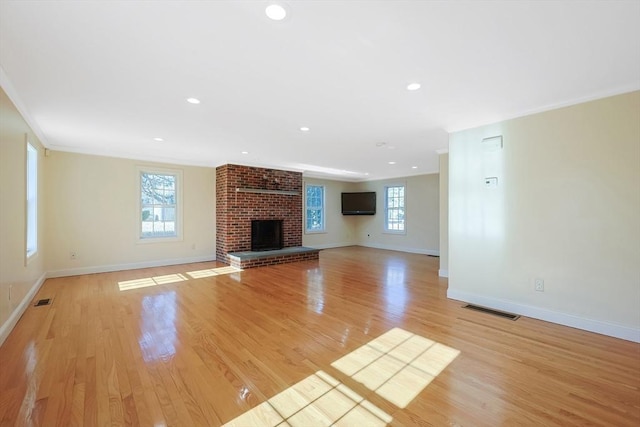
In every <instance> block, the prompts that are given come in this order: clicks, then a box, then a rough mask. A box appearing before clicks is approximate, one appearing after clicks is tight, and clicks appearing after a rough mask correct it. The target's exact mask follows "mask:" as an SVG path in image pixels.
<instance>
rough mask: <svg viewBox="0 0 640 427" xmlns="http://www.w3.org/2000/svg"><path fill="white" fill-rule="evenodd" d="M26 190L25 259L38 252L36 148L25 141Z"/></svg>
mask: <svg viewBox="0 0 640 427" xmlns="http://www.w3.org/2000/svg"><path fill="white" fill-rule="evenodd" d="M26 172H27V174H26V175H27V191H26V202H27V209H26V217H27V218H26V219H27V221H26V223H27V235H26V254H27V259H29V258H31V257H32V256H34V255H35V254H36V252H38V150H37V149H36V148H35V147H34V146H33V145H31V144H30V143H29V142H27V167H26Z"/></svg>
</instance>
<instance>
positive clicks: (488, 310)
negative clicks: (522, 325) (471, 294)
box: [462, 304, 520, 320]
mask: <svg viewBox="0 0 640 427" xmlns="http://www.w3.org/2000/svg"><path fill="white" fill-rule="evenodd" d="M462 308H468V309H470V310H475V311H481V312H483V313H488V314H493V315H494V316H500V317H504V318H505V319H509V320H518V319H519V318H520V316H519V315H517V314H513V313H507V312H504V311H498V310H494V309H492V308H487V307H480V306H479V305H473V304H467V305H463V306H462Z"/></svg>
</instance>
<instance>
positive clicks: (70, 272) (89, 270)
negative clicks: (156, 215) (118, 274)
mask: <svg viewBox="0 0 640 427" xmlns="http://www.w3.org/2000/svg"><path fill="white" fill-rule="evenodd" d="M215 260H216V256H215V254H214V255H202V256H196V257H187V258H174V259H164V260H159V261H143V262H134V263H130V264H113V265H98V266H95V267H79V268H68V269H64V270H56V271H49V272H48V273H47V278H54V277H67V276H81V275H83V274H94V273H109V272H111V271H122V270H135V269H138V268H149V267H164V266H165V265H177V264H191V263H194V262H207V261H215Z"/></svg>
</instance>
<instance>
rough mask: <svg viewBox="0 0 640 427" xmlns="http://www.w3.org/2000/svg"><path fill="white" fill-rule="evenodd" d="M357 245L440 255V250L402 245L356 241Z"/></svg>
mask: <svg viewBox="0 0 640 427" xmlns="http://www.w3.org/2000/svg"><path fill="white" fill-rule="evenodd" d="M357 245H358V246H364V247H366V248H375V249H386V250H388V251H398V252H408V253H411V254H422V255H433V256H440V251H438V250H435V249H423V248H408V247H403V246H391V245H383V244H380V243H358V244H357Z"/></svg>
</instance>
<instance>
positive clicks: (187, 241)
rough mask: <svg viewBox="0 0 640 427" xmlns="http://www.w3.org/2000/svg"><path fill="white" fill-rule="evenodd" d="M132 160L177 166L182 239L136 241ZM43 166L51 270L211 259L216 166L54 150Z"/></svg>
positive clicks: (65, 272)
mask: <svg viewBox="0 0 640 427" xmlns="http://www.w3.org/2000/svg"><path fill="white" fill-rule="evenodd" d="M138 166H151V167H161V168H172V169H179V170H181V171H182V173H183V185H182V188H183V195H182V198H183V203H184V206H183V209H184V210H183V218H184V219H183V225H184V231H183V239H182V240H181V241H177V242H164V243H159V242H158V243H140V242H139V241H138V239H137V236H138V234H137V227H138V221H139V218H140V213H139V212H138V210H137V209H138V205H137V200H138V197H139V190H138V181H137V179H138V178H137V176H138V175H137V174H138V169H137V167H138ZM46 169H47V171H46V172H47V183H46V195H47V199H46V205H47V214H46V221H47V224H46V225H47V234H46V245H47V247H48V249H49V251H48V253H49V256H48V257H47V270H48V271H49V276H65V275H70V274H80V273H86V272H97V271H109V270H114V269H123V268H135V267H139V266H151V265H167V264H171V263H182V262H193V261H200V260H212V259H215V181H216V178H215V169H213V168H203V167H193V166H176V165H166V164H151V163H145V162H141V161H136V160H128V159H118V158H112V157H101V156H91V155H85V154H75V153H66V152H59V151H54V152H52V153H51V156H50V157H47V158H46ZM72 251H73V252H75V253H76V259H75V260H72V259H71V258H70V253H71V252H72Z"/></svg>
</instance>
